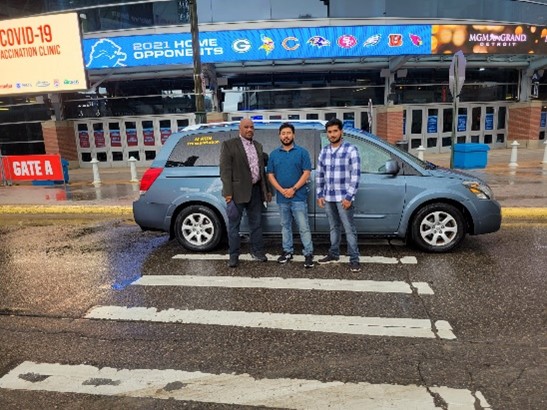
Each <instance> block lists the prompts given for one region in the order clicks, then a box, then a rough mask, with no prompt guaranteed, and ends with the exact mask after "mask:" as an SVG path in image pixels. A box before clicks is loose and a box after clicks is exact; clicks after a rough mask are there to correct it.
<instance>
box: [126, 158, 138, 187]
mask: <svg viewBox="0 0 547 410" xmlns="http://www.w3.org/2000/svg"><path fill="white" fill-rule="evenodd" d="M127 162H129V169H130V170H131V181H130V182H139V178H138V177H137V160H136V159H135V158H134V157H129V159H128V160H127Z"/></svg>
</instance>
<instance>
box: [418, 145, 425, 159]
mask: <svg viewBox="0 0 547 410" xmlns="http://www.w3.org/2000/svg"><path fill="white" fill-rule="evenodd" d="M416 151H418V158H420V159H421V160H422V161H423V160H424V152H425V148H424V146H423V145H420V146H419V147H418V148H416Z"/></svg>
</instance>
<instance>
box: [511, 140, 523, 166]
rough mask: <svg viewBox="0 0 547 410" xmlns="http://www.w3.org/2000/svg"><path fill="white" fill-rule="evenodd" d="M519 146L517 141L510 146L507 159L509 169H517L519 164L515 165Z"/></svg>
mask: <svg viewBox="0 0 547 410" xmlns="http://www.w3.org/2000/svg"><path fill="white" fill-rule="evenodd" d="M519 146H520V144H519V143H518V142H517V141H513V143H512V144H511V158H510V159H509V166H510V167H518V166H519V164H517V156H518V153H517V149H518V147H519Z"/></svg>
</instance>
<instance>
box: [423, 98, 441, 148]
mask: <svg viewBox="0 0 547 410" xmlns="http://www.w3.org/2000/svg"><path fill="white" fill-rule="evenodd" d="M438 134H439V110H438V109H437V108H429V109H428V110H427V137H426V140H425V144H426V148H437V143H438V142H439V138H438Z"/></svg>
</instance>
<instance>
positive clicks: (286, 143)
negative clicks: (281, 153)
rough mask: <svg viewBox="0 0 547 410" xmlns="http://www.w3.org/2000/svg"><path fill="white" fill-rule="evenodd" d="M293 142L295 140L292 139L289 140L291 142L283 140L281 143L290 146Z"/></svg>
mask: <svg viewBox="0 0 547 410" xmlns="http://www.w3.org/2000/svg"><path fill="white" fill-rule="evenodd" d="M292 143H293V141H292V140H291V141H289V142H285V141H283V140H281V144H283V145H284V146H286V147H289V146H291V145H292Z"/></svg>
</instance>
